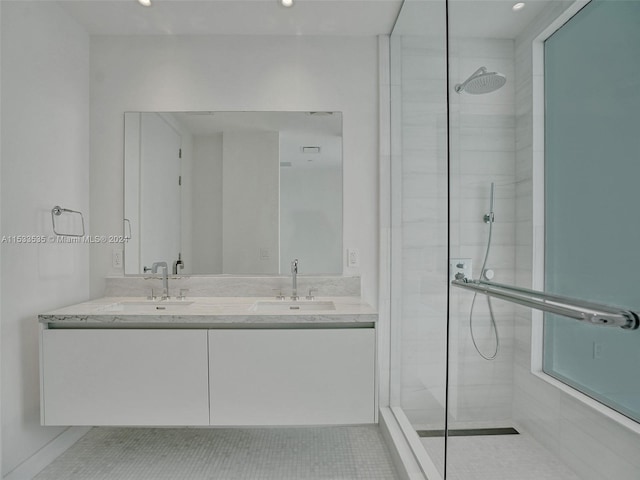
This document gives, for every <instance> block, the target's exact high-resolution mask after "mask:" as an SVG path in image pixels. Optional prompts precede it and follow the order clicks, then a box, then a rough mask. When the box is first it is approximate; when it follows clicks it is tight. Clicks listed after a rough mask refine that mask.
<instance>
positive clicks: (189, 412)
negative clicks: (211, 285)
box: [41, 329, 209, 425]
mask: <svg viewBox="0 0 640 480" xmlns="http://www.w3.org/2000/svg"><path fill="white" fill-rule="evenodd" d="M41 362H42V363H41V368H42V378H41V382H42V385H41V387H42V395H41V399H42V402H41V410H42V411H41V415H42V423H43V424H44V425H208V424H209V382H208V367H207V331H206V330H162V329H143V330H135V329H122V330H120V329H60V330H58V329H53V330H48V329H43V330H42V344H41Z"/></svg>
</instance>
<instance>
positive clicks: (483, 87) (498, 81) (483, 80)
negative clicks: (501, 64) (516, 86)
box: [455, 67, 507, 95]
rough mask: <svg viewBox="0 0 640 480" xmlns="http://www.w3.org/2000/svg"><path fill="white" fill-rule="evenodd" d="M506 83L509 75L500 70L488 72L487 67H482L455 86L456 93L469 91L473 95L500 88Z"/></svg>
mask: <svg viewBox="0 0 640 480" xmlns="http://www.w3.org/2000/svg"><path fill="white" fill-rule="evenodd" d="M505 83H507V77H505V76H504V75H503V74H501V73H498V72H487V67H480V68H479V69H478V70H476V71H475V72H473V74H472V75H471V76H470V77H469V78H467V79H466V80H465V81H464V82H462V83H458V84H457V85H456V86H455V90H456V93H463V92H467V93H470V94H471V95H482V94H484V93H491V92H495V91H496V90H498V89H499V88H500V87H502V86H503V85H504V84H505Z"/></svg>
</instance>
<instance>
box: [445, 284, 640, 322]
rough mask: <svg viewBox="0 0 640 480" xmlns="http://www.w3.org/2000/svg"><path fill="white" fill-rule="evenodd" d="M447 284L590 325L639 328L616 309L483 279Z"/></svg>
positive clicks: (626, 313)
mask: <svg viewBox="0 0 640 480" xmlns="http://www.w3.org/2000/svg"><path fill="white" fill-rule="evenodd" d="M451 285H453V286H454V287H459V288H464V289H467V290H473V291H475V292H478V293H482V294H484V295H488V296H490V297H495V298H499V299H501V300H505V301H507V302H512V303H517V304H519V305H524V306H525V307H530V308H535V309H537V310H542V311H545V312H549V313H555V314H556V315H562V316H564V317H569V318H573V319H575V320H580V321H582V322H587V323H591V324H593V325H601V326H607V327H608V326H611V327H621V328H624V329H625V330H636V329H637V328H638V327H639V326H640V316H638V314H637V313H636V312H634V311H632V310H627V309H624V308H620V307H614V306H610V305H602V304H599V303H594V302H589V301H586V300H580V299H577V298H571V297H565V296H562V295H555V294H553V293H546V292H540V291H537V290H529V289H528V288H521V287H514V286H512V285H505V284H502V283H494V282H487V281H485V280H469V279H466V278H464V279H457V280H452V281H451Z"/></svg>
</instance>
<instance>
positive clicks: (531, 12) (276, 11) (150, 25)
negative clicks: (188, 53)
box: [58, 0, 552, 38]
mask: <svg viewBox="0 0 640 480" xmlns="http://www.w3.org/2000/svg"><path fill="white" fill-rule="evenodd" d="M152 1H153V5H152V6H151V7H143V6H141V5H139V4H138V2H137V1H136V0H59V1H58V3H59V4H61V5H62V6H63V8H65V9H66V10H67V11H68V12H69V13H70V14H71V16H73V17H74V18H75V19H76V20H77V21H78V22H79V23H80V24H81V25H83V26H84V27H85V28H86V30H87V31H88V32H89V34H91V35H348V36H369V35H380V34H388V33H391V31H392V29H393V27H394V24H395V22H396V18H397V17H398V13H399V12H400V9H401V8H404V12H405V14H404V15H402V16H401V17H400V19H399V20H398V24H397V26H396V29H395V32H397V33H400V34H413V35H419V34H429V33H431V34H433V33H436V34H438V35H440V34H443V32H444V18H445V17H444V1H443V0H406V1H405V2H404V3H405V6H404V7H402V4H403V1H402V0H294V1H295V4H294V6H293V7H291V8H285V7H283V6H281V5H280V3H279V1H278V0H152ZM516 1H517V0H449V19H450V32H451V34H452V35H453V36H465V37H487V38H515V37H516V36H517V34H518V32H520V31H521V30H522V29H523V27H524V26H525V25H527V24H528V23H529V22H530V21H531V20H532V19H533V18H534V17H535V16H537V15H538V14H539V13H540V12H541V10H542V9H543V8H544V7H545V6H546V5H548V4H549V3H551V1H552V0H527V5H526V7H525V8H524V9H523V10H521V11H519V12H513V11H512V10H511V6H512V5H513V4H514V3H515V2H516ZM434 26H435V28H434ZM435 29H438V30H440V29H442V30H441V31H437V32H434V31H433V30H435Z"/></svg>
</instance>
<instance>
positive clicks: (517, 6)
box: [511, 2, 524, 12]
mask: <svg viewBox="0 0 640 480" xmlns="http://www.w3.org/2000/svg"><path fill="white" fill-rule="evenodd" d="M523 8H524V2H518V3H516V4H515V5H514V6H513V7H511V9H512V10H513V11H514V12H517V11H519V10H522V9H523Z"/></svg>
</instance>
